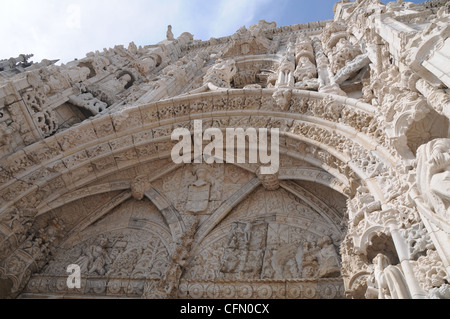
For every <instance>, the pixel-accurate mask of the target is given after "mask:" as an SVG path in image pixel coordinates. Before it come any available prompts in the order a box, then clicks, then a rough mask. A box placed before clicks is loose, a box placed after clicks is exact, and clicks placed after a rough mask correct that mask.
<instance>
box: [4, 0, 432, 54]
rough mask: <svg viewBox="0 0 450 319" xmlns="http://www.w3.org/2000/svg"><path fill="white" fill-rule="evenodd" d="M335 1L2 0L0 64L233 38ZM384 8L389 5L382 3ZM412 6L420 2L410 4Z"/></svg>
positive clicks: (325, 11) (299, 19) (301, 19)
mask: <svg viewBox="0 0 450 319" xmlns="http://www.w3.org/2000/svg"><path fill="white" fill-rule="evenodd" d="M336 2H337V0H316V1H311V0H213V1H211V0H167V1H163V0H127V1H123V0H0V7H1V8H2V12H3V14H2V19H1V20H0V38H1V39H2V45H1V47H0V59H7V58H9V57H11V56H18V55H19V54H21V53H25V54H29V53H34V55H35V56H34V58H33V60H34V61H35V62H39V61H41V60H42V59H44V58H45V59H60V61H61V62H63V63H65V62H68V61H71V60H73V59H74V58H79V59H80V58H83V57H84V56H85V54H86V53H87V52H90V51H95V50H100V51H101V50H103V48H110V47H113V46H114V45H116V44H123V45H125V46H127V45H128V43H130V42H131V41H134V42H135V43H136V44H137V45H138V46H139V45H146V44H156V43H158V42H160V41H162V40H164V39H165V35H166V30H167V25H169V24H171V25H172V26H173V33H174V35H175V37H177V36H179V35H180V34H181V33H183V32H186V31H187V32H190V33H192V34H194V38H195V39H198V40H209V39H210V38H211V37H216V38H218V37H222V36H227V35H231V34H233V33H234V32H236V30H238V29H239V28H240V27H242V26H244V25H245V26H247V27H248V26H250V25H252V24H255V23H257V22H258V20H261V19H265V20H267V21H269V22H272V21H275V22H276V23H277V25H278V26H285V25H291V24H297V23H306V22H312V21H318V20H326V19H331V18H333V6H334V4H335V3H336ZM384 2H387V1H384ZM413 2H415V3H420V2H423V1H422V0H413Z"/></svg>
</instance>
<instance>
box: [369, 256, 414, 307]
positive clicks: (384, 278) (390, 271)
mask: <svg viewBox="0 0 450 319" xmlns="http://www.w3.org/2000/svg"><path fill="white" fill-rule="evenodd" d="M371 281H372V282H369V283H368V286H369V288H368V290H367V293H366V298H368V299H370V298H374V297H375V298H376V297H378V299H411V294H410V292H409V289H408V285H407V283H406V280H405V276H404V275H403V272H402V271H401V269H400V268H399V267H398V266H393V265H391V264H390V261H389V259H388V258H387V257H386V256H385V255H383V254H378V255H377V256H376V257H375V258H374V260H373V275H372V279H371Z"/></svg>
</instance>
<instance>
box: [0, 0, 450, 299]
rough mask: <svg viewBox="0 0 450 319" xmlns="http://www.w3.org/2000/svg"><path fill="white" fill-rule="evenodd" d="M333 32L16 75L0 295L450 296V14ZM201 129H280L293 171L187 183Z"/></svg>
mask: <svg viewBox="0 0 450 319" xmlns="http://www.w3.org/2000/svg"><path fill="white" fill-rule="evenodd" d="M335 15H336V18H335V20H334V21H324V22H317V23H311V24H307V25H295V26H290V27H282V28H277V27H276V24H275V23H268V22H265V21H260V22H259V23H258V24H257V25H254V26H251V27H250V28H249V29H247V28H245V27H243V28H241V29H240V30H238V31H237V33H236V34H234V35H233V36H231V37H227V38H223V39H211V40H210V41H198V40H194V39H193V37H192V35H190V34H189V33H183V34H182V35H181V36H180V37H178V38H175V36H174V35H173V33H172V31H171V28H170V27H169V28H168V32H167V36H166V40H165V41H163V42H161V43H160V44H158V45H157V46H145V47H137V46H136V45H135V44H134V43H131V44H130V45H129V46H128V48H125V47H123V46H116V47H114V48H112V49H109V50H105V51H104V52H103V53H100V52H95V53H88V54H87V56H86V58H84V59H81V60H78V61H73V62H71V63H69V64H67V65H63V66H54V65H51V63H44V64H42V65H41V66H43V67H41V68H40V69H32V67H33V64H30V63H28V62H27V60H28V59H29V57H28V56H21V57H19V58H18V59H13V60H4V61H0V68H2V69H1V70H0V75H1V77H0V89H1V90H0V134H1V135H0V158H1V159H0V297H2V298H15V297H25V298H26V297H57V298H58V297H61V298H62V297H65V296H70V297H80V296H88V297H110V298H111V297H112V298H121V297H133V298H306V299H308V298H381V299H396V298H427V297H428V298H448V291H449V289H448V286H449V285H448V284H449V280H450V279H449V275H448V274H449V271H450V262H449V261H450V252H449V247H450V244H449V242H448V233H449V226H448V224H449V223H448V217H449V216H448V206H449V205H448V204H449V200H448V189H447V188H446V185H447V175H446V174H447V173H448V167H449V158H448V157H449V154H448V150H449V145H448V114H449V113H448V110H447V104H448V103H447V102H448V100H449V99H448V87H447V85H448V81H447V77H448V72H446V71H445V70H439V61H441V60H439V59H440V58H439V56H442V54H441V53H442V50H443V48H444V49H445V48H447V46H448V45H447V44H448V43H447V42H448V39H447V38H448V35H447V33H448V32H447V29H448V28H447V25H448V23H449V20H448V14H447V13H446V11H445V10H444V7H442V6H441V5H440V4H439V3H438V2H436V3H435V5H434V4H433V5H430V6H428V5H425V4H418V5H414V6H412V5H406V4H403V3H402V2H399V3H390V4H388V5H383V4H381V3H377V2H374V1H365V0H363V1H356V2H347V1H341V2H339V3H337V5H336V7H335ZM362 17H364V19H363V18H362ZM419 24H420V25H422V26H424V25H426V26H427V27H425V28H423V27H418V25H419ZM433 26H438V27H437V28H434V29H433ZM433 30H434V31H433ZM14 70H16V71H14ZM23 71H26V72H24V73H20V72H23ZM5 72H6V73H5ZM12 73H18V74H17V75H16V76H12V75H13V74H12ZM195 120H202V123H203V130H206V129H208V128H215V129H218V130H220V131H222V132H224V131H225V130H226V129H227V128H244V129H247V128H265V129H269V130H270V129H279V131H280V169H279V171H278V172H277V173H274V174H272V175H263V174H261V167H262V163H259V162H258V163H247V164H245V163H228V162H226V161H225V163H216V164H214V165H208V164H206V163H202V164H197V163H194V164H184V165H176V164H175V163H173V162H172V161H171V154H170V153H171V150H172V148H173V146H174V145H175V142H174V141H172V140H171V134H172V132H173V131H174V130H175V129H176V128H186V129H187V130H189V132H190V133H191V134H194V133H195V132H194V129H195V125H194V121H195ZM75 124H77V125H75ZM224 150H225V149H224ZM258 150H259V149H258ZM246 156H247V157H248V155H246ZM73 263H75V264H78V265H79V266H80V267H81V272H82V277H81V282H82V284H81V288H79V289H70V288H68V287H67V285H66V279H67V272H66V268H67V266H68V265H69V264H73Z"/></svg>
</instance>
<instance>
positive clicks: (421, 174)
mask: <svg viewBox="0 0 450 319" xmlns="http://www.w3.org/2000/svg"><path fill="white" fill-rule="evenodd" d="M417 188H418V189H419V191H420V193H421V195H422V198H423V200H424V201H425V202H426V203H427V204H428V206H429V207H430V208H431V209H432V210H433V211H434V212H435V214H437V217H438V218H440V219H443V220H444V221H446V222H447V223H450V139H436V140H434V141H431V142H429V143H428V144H426V145H423V146H421V147H420V148H419V149H418V151H417Z"/></svg>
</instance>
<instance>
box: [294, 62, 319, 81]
mask: <svg viewBox="0 0 450 319" xmlns="http://www.w3.org/2000/svg"><path fill="white" fill-rule="evenodd" d="M294 77H295V79H296V80H297V81H298V82H301V81H305V80H311V79H315V78H316V77H317V68H316V66H315V65H314V63H312V62H311V61H310V60H309V58H308V57H306V56H302V57H301V58H300V60H299V63H298V66H297V68H296V70H295V72H294Z"/></svg>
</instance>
